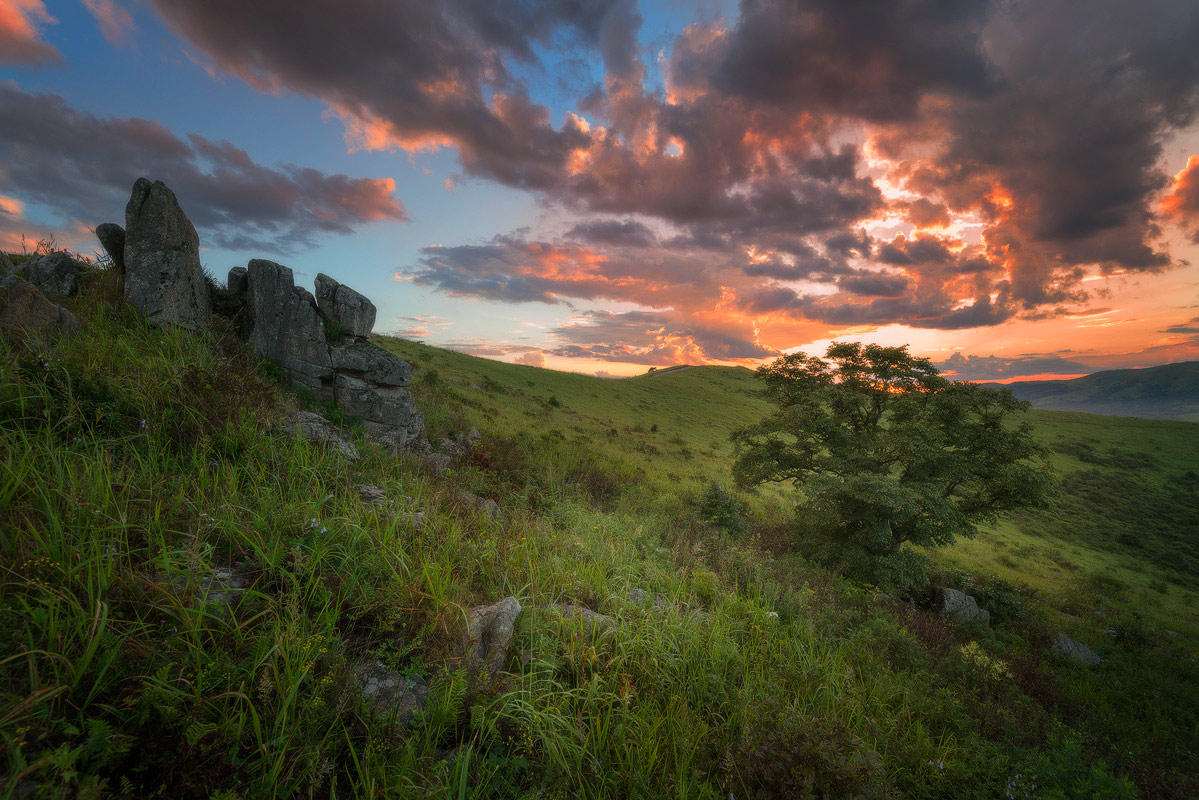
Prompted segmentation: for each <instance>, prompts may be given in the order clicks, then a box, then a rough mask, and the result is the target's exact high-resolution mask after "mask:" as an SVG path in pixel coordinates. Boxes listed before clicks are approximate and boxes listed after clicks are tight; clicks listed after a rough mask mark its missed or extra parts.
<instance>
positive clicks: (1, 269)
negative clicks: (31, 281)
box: [0, 250, 16, 275]
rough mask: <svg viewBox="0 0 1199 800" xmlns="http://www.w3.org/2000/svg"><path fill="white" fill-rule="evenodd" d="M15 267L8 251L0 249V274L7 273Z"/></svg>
mask: <svg viewBox="0 0 1199 800" xmlns="http://www.w3.org/2000/svg"><path fill="white" fill-rule="evenodd" d="M14 269H16V267H14V266H13V263H12V259H11V258H9V257H8V253H6V252H4V251H3V250H0V275H7V274H8V273H10V272H12V271H13V270H14Z"/></svg>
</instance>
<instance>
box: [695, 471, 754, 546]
mask: <svg viewBox="0 0 1199 800" xmlns="http://www.w3.org/2000/svg"><path fill="white" fill-rule="evenodd" d="M742 513H743V506H742V503H741V501H740V500H738V499H737V498H736V497H734V496H733V494H732V493H731V492H728V491H726V490H725V489H723V488H721V486H720V484H718V483H716V481H712V482H711V483H709V484H708V488H707V489H705V490H704V493H703V496H702V497H700V500H699V517H700V519H702V520H703V521H704V522H706V523H708V524H709V525H711V526H712V527H714V528H716V529H717V530H720V531H723V532H724V533H728V534H732V535H735V536H739V535H741V534H743V533H744V532H745V520H744V518H743V517H742Z"/></svg>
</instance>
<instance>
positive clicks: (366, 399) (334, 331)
mask: <svg viewBox="0 0 1199 800" xmlns="http://www.w3.org/2000/svg"><path fill="white" fill-rule="evenodd" d="M229 290H230V291H231V292H233V293H234V294H235V295H237V296H238V297H240V298H242V300H243V301H244V304H245V306H244V308H245V311H244V316H245V325H246V327H247V328H248V332H249V333H248V338H249V342H250V346H251V347H253V348H254V349H255V350H257V351H258V352H259V353H262V354H263V355H265V356H267V357H269V358H272V359H274V360H275V361H276V362H278V363H279V364H280V365H281V366H282V367H283V368H284V369H285V370H287V373H288V375H289V377H290V378H291V379H292V380H293V381H294V382H295V383H298V384H300V385H301V386H306V387H308V388H309V389H312V390H313V391H315V392H317V393H318V394H319V395H320V396H321V397H323V398H325V399H328V400H333V401H334V403H336V404H337V407H338V408H340V409H341V410H342V411H345V412H346V413H347V414H352V415H355V416H359V417H361V418H362V421H363V425H364V426H365V427H366V430H367V432H368V433H370V434H371V435H372V436H373V437H374V438H375V439H376V440H378V441H379V442H381V443H382V444H384V445H386V446H387V447H389V448H390V449H392V450H394V451H399V450H402V449H405V448H411V447H413V446H414V445H417V444H418V443H419V442H421V441H422V436H423V434H424V419H423V417H422V416H421V414H420V412H419V411H417V410H416V406H415V404H414V403H413V400H412V394H411V393H410V392H409V391H408V390H407V389H406V388H404V387H406V386H408V385H409V384H410V383H411V382H412V368H411V367H410V366H409V365H408V364H407V363H406V362H404V361H402V360H400V359H399V358H397V357H396V356H394V355H392V354H391V353H389V352H387V351H386V350H384V349H383V348H381V347H377V346H376V345H373V344H371V343H370V342H368V341H367V340H366V338H367V337H368V336H369V335H370V331H371V328H372V327H373V326H374V324H375V306H374V303H372V302H371V301H370V300H368V299H367V298H366V297H364V296H362V295H361V294H359V293H358V292H356V291H354V290H353V289H351V288H350V287H348V286H344V285H342V284H340V283H338V282H337V281H335V280H334V279H333V278H330V277H329V276H328V275H324V274H321V275H317V277H316V291H317V294H316V296H315V297H314V296H313V295H312V294H311V293H310V292H308V291H307V290H306V289H304V288H302V287H299V286H296V285H295V278H294V276H293V274H292V271H291V270H290V269H289V268H287V267H285V266H283V265H281V264H276V263H275V262H273V261H266V260H263V259H254V260H252V261H251V262H250V263H249V266H248V267H247V268H244V269H243V268H241V267H234V268H233V269H232V270H230V271H229ZM330 339H333V340H334V341H329V340H330Z"/></svg>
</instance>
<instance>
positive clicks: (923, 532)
mask: <svg viewBox="0 0 1199 800" xmlns="http://www.w3.org/2000/svg"><path fill="white" fill-rule="evenodd" d="M827 359H828V360H827V361H826V360H824V359H820V358H815V357H809V356H804V355H802V354H794V355H788V356H784V357H783V358H780V359H778V360H777V361H775V362H773V363H772V364H770V365H767V366H765V367H762V368H761V369H760V370H759V376H760V377H761V379H762V381H763V382H764V383H765V385H766V388H765V393H766V395H767V396H768V397H769V398H770V399H772V400H774V401H775V402H776V403H777V404H778V409H777V410H776V411H775V412H774V413H772V414H770V415H768V416H767V417H766V418H765V419H763V420H762V421H761V422H759V423H757V424H755V425H751V426H748V427H746V428H744V429H741V430H739V431H737V432H736V433H735V434H734V436H733V440H734V442H735V443H736V445H737V452H738V457H737V462H736V465H735V467H734V475H735V476H736V479H737V481H738V483H739V484H740V485H742V486H753V485H756V484H760V483H764V482H767V481H790V482H792V483H793V484H794V485H795V486H796V488H797V489H799V490H800V491H801V493H802V499H801V501H800V514H801V519H802V520H803V522H804V523H805V525H806V527H807V528H809V529H810V530H813V531H815V532H817V533H818V534H820V535H821V536H822V537H823V538H824V541H825V542H827V543H830V544H832V545H833V546H834V547H836V548H837V549H839V550H841V551H842V552H843V553H844V555H845V557H846V562H847V564H848V565H849V566H851V567H852V568H854V570H855V571H856V572H857V573H858V574H860V575H862V576H863V577H866V578H869V579H871V580H874V581H876V582H880V583H886V584H888V585H900V586H903V585H905V584H906V585H910V584H911V582H912V581H914V580H919V573H920V569H919V565H918V564H917V563H916V562H917V560H918V559H917V557H916V556H915V555H914V554H909V553H908V551H905V550H904V549H903V545H904V544H905V543H911V544H914V545H920V546H922V547H934V546H942V545H946V544H949V543H951V542H953V541H954V539H955V538H956V537H958V536H966V537H970V536H973V535H974V534H975V533H976V532H977V530H978V525H979V523H982V522H989V521H993V520H995V519H996V518H997V516H998V514H999V512H1001V511H1005V510H1008V509H1011V508H1016V507H1019V506H1023V505H1029V504H1035V503H1038V502H1041V501H1042V500H1043V498H1044V497H1045V496H1046V493H1047V490H1048V488H1049V484H1050V481H1049V477H1048V475H1047V471H1046V468H1045V467H1044V466H1043V465H1042V464H1039V463H1037V459H1038V458H1039V457H1041V456H1042V454H1043V449H1042V448H1041V447H1040V446H1039V445H1038V444H1037V443H1036V442H1035V441H1034V439H1033V436H1032V433H1031V430H1030V428H1029V426H1028V425H1027V424H1026V423H1024V424H1020V425H1015V426H1013V425H1011V424H1010V422H1009V417H1010V415H1012V414H1013V413H1015V412H1018V411H1022V410H1026V409H1027V407H1028V406H1027V404H1026V403H1021V402H1019V401H1017V400H1016V399H1015V398H1014V397H1013V396H1012V394H1011V393H1010V392H1007V391H996V390H990V389H983V388H980V387H978V386H974V385H971V384H966V383H956V382H951V381H948V380H946V379H945V378H943V377H941V376H940V375H939V374H938V373H937V370H936V368H935V367H933V365H932V362H930V361H928V360H927V359H923V358H916V357H914V356H912V355H910V354H909V353H908V352H907V348H906V347H880V346H878V345H866V346H863V345H861V344H845V343H835V344H833V345H831V346H830V347H829V349H828V352H827Z"/></svg>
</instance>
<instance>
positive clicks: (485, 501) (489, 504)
mask: <svg viewBox="0 0 1199 800" xmlns="http://www.w3.org/2000/svg"><path fill="white" fill-rule="evenodd" d="M461 497H462V499H463V500H464V501H465V502H466V504H467V505H468V506H470V507H471V508H474V509H475V510H477V511H478V512H479V513H480V514H482V515H484V516H485V517H487V518H488V519H490V520H498V519H501V518H502V517H503V516H504V511H503V509H501V508H500V504H499V503H497V502H496V501H494V500H492V499H491V498H490V497H479V496H478V495H477V494H471V493H470V492H462V494H461Z"/></svg>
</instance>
